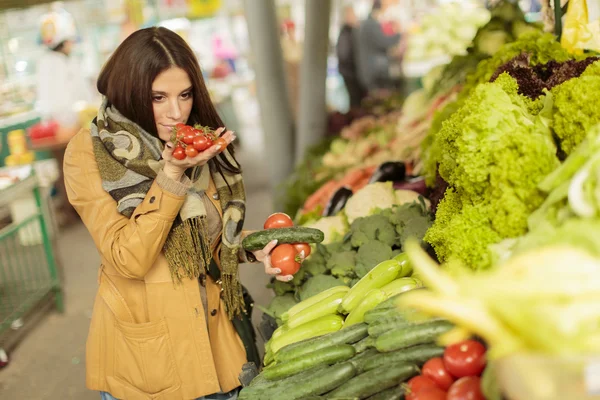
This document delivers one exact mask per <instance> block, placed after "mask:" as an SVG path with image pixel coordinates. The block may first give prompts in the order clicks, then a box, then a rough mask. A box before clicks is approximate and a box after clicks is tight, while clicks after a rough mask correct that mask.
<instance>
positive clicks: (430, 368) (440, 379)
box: [421, 357, 454, 390]
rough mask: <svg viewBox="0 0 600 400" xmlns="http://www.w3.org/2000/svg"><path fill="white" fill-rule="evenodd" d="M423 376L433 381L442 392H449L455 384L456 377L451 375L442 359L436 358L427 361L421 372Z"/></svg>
mask: <svg viewBox="0 0 600 400" xmlns="http://www.w3.org/2000/svg"><path fill="white" fill-rule="evenodd" d="M421 373H422V374H423V376H426V377H427V378H429V379H431V380H432V381H434V382H435V384H436V385H437V386H438V387H439V388H440V389H442V390H448V389H449V388H450V386H452V384H453V383H454V377H453V376H452V375H450V373H449V372H448V370H447V369H446V367H444V360H442V357H435V358H432V359H431V360H429V361H427V362H426V363H425V365H423V369H422V370H421Z"/></svg>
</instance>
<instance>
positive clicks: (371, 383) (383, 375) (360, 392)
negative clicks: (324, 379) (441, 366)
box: [328, 363, 419, 399]
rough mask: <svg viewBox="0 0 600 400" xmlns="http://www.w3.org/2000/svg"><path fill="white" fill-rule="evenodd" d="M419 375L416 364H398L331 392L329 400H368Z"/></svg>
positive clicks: (360, 377) (356, 378)
mask: <svg viewBox="0 0 600 400" xmlns="http://www.w3.org/2000/svg"><path fill="white" fill-rule="evenodd" d="M418 373H419V368H418V367H417V366H416V365H414V364H408V363H406V364H397V365H394V366H391V367H390V366H385V367H383V368H377V369H373V370H371V371H367V372H365V373H362V374H360V375H358V376H356V377H354V378H352V379H350V380H349V381H348V382H346V383H345V384H343V385H342V386H340V387H339V388H337V389H336V390H334V391H333V392H331V393H330V394H329V395H328V397H329V398H333V399H335V398H346V397H358V398H360V399H366V398H367V397H369V396H372V395H374V394H376V393H379V392H381V391H382V390H386V389H389V388H391V387H394V386H397V385H398V384H399V383H400V382H404V381H405V380H407V379H409V378H412V377H413V376H415V375H417V374H418Z"/></svg>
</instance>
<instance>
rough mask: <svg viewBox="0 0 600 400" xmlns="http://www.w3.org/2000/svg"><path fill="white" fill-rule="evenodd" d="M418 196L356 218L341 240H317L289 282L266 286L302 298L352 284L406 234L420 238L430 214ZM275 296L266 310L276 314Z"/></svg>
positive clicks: (399, 248)
mask: <svg viewBox="0 0 600 400" xmlns="http://www.w3.org/2000/svg"><path fill="white" fill-rule="evenodd" d="M419 200H420V201H419V202H411V203H406V204H402V205H396V206H393V207H392V208H388V209H384V210H379V211H378V212H377V213H375V214H374V215H371V216H366V217H360V218H357V219H356V220H355V221H354V222H353V223H352V224H351V225H350V230H349V232H348V233H347V234H346V235H345V236H344V238H343V239H342V240H340V241H335V242H332V243H329V244H325V245H323V244H318V245H317V246H316V250H315V251H314V252H313V253H312V254H311V255H310V256H309V257H308V258H307V259H306V260H305V261H304V263H303V264H302V267H301V268H300V271H298V273H297V274H296V275H294V279H293V280H292V281H291V282H289V283H288V282H280V281H276V280H274V281H273V282H272V283H271V284H270V285H269V287H271V288H272V289H273V291H274V292H275V295H276V296H277V297H281V296H286V295H287V296H288V297H287V298H289V295H290V294H292V295H293V296H294V298H295V299H297V300H305V299H307V298H309V297H311V296H313V295H315V294H317V293H320V292H323V291H325V290H327V289H329V288H331V287H334V286H339V285H349V286H352V285H354V284H355V283H356V282H357V281H358V280H359V279H360V278H362V277H363V276H365V275H366V274H367V272H369V271H370V270H371V269H372V268H373V267H375V266H376V265H377V264H379V263H380V262H382V261H386V260H389V259H391V258H393V257H394V256H395V255H397V254H400V253H401V252H402V248H403V246H404V243H405V242H406V241H407V240H408V239H409V238H416V239H418V240H422V238H423V236H424V235H425V232H426V231H427V229H428V228H429V227H430V226H431V221H432V218H431V214H430V212H429V211H428V208H427V206H426V204H425V201H424V199H423V198H422V197H421V198H419ZM277 297H275V299H277ZM275 299H273V302H272V303H271V305H270V306H269V307H268V311H267V312H268V313H269V314H271V315H273V316H275V317H276V318H277V317H278V316H279V315H280V312H279V310H280V309H279V307H280V303H281V301H280V300H275ZM286 304H287V303H286Z"/></svg>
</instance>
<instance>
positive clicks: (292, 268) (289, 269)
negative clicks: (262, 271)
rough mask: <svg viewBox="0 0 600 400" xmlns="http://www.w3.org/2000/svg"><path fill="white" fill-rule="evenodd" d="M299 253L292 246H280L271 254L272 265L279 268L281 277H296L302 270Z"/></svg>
mask: <svg viewBox="0 0 600 400" xmlns="http://www.w3.org/2000/svg"><path fill="white" fill-rule="evenodd" d="M297 257H298V253H296V249H295V248H294V246H292V245H291V244H280V245H279V246H277V247H275V249H274V250H273V251H272V252H271V265H273V268H279V269H280V270H281V275H294V274H295V273H296V272H298V270H299V269H300V263H299V262H298V259H297Z"/></svg>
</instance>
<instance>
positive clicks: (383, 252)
mask: <svg viewBox="0 0 600 400" xmlns="http://www.w3.org/2000/svg"><path fill="white" fill-rule="evenodd" d="M390 258H392V246H388V245H387V244H385V243H382V242H379V241H377V240H369V241H367V242H365V243H364V244H363V245H362V246H360V247H359V249H358V253H357V254H356V275H358V276H359V277H360V278H362V277H363V276H365V275H366V274H367V272H369V271H370V270H371V269H373V268H374V267H375V266H376V265H377V264H379V263H380V262H382V261H386V260H389V259H390Z"/></svg>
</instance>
